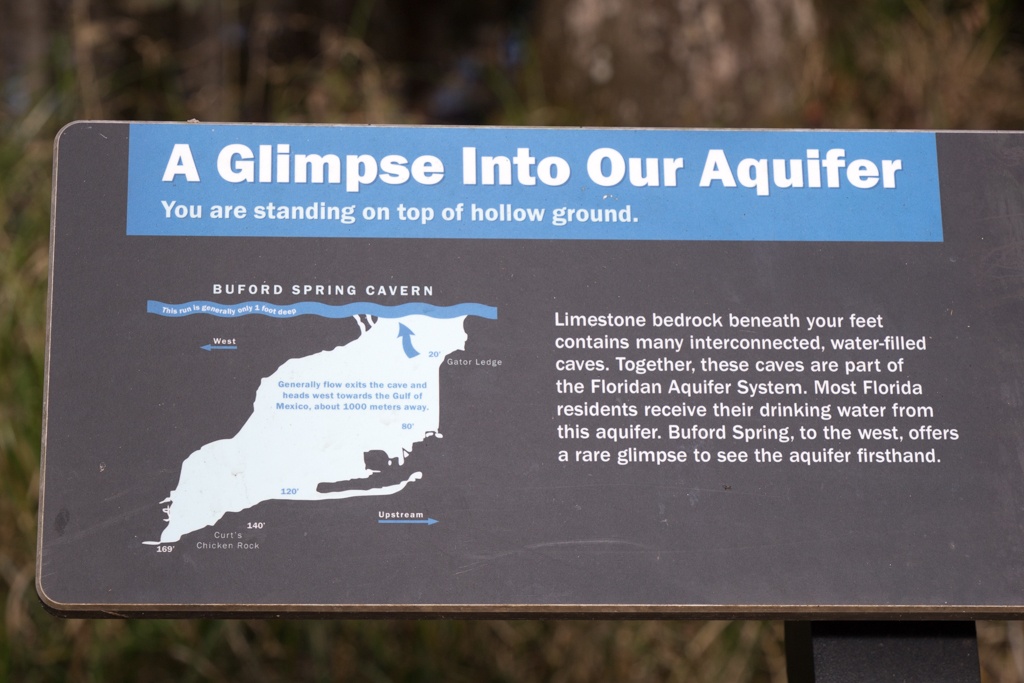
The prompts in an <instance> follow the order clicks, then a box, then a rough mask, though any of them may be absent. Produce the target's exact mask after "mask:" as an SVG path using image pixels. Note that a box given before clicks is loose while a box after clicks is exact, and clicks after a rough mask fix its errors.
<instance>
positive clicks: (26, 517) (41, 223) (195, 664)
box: [0, 0, 1024, 683]
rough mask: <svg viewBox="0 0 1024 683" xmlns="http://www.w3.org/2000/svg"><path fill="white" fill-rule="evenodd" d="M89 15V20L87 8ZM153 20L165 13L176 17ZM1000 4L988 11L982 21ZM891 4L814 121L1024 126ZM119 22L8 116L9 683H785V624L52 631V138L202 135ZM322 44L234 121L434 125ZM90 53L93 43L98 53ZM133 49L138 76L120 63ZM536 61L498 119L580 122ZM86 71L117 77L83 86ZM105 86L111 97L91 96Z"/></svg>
mask: <svg viewBox="0 0 1024 683" xmlns="http://www.w3.org/2000/svg"><path fill="white" fill-rule="evenodd" d="M74 4H75V5H76V7H79V10H80V9H81V5H82V4H83V3H82V2H78V1H76V2H75V3H74ZM85 4H87V3H85ZM150 4H151V5H152V6H153V7H156V8H157V9H160V10H161V11H164V9H165V8H166V6H169V5H171V4H173V3H172V2H170V0H167V1H163V0H159V1H158V0H153V1H152V2H150ZM364 4H365V3H364ZM371 4H372V3H371ZM969 4H971V3H969ZM144 5H145V3H141V4H140V6H144ZM999 5H1000V4H999V3H997V2H992V3H984V2H980V3H979V2H974V3H973V4H971V7H973V10H972V11H974V12H975V14H977V13H978V12H980V11H981V10H979V9H978V8H982V9H985V8H989V9H990V8H996V9H998V6H999ZM874 6H875V7H876V8H878V7H881V8H882V9H884V10H885V12H887V13H888V14H886V16H884V17H882V18H881V19H880V18H879V15H878V12H876V15H875V16H870V13H869V12H866V11H855V10H849V8H847V10H846V11H844V12H841V13H837V14H836V15H833V18H834V19H835V18H836V17H838V18H841V19H843V21H846V20H847V19H850V21H849V22H848V24H843V26H846V28H845V29H844V31H845V32H843V31H839V29H837V28H836V27H835V26H833V27H832V33H833V34H835V33H836V32H837V31H838V32H839V34H840V38H846V39H848V42H847V43H844V42H843V41H842V40H838V41H837V42H836V45H837V47H834V49H833V50H831V51H825V52H824V53H825V54H831V55H832V59H833V62H832V63H831V65H830V68H829V70H828V77H827V78H826V79H825V80H824V82H823V84H822V85H821V86H820V91H819V92H817V93H815V94H814V96H813V97H811V98H810V100H809V102H810V104H809V105H808V106H810V107H811V108H812V109H813V110H814V111H813V112H812V113H813V116H811V117H810V119H809V120H812V121H813V122H814V123H815V124H819V123H820V124H823V125H833V126H839V125H858V126H870V127H899V126H912V125H922V123H923V124H928V125H949V126H958V125H976V126H985V125H992V123H993V122H995V123H996V124H999V125H1003V126H1004V127H1013V126H1018V127H1019V126H1020V125H1022V123H1024V94H1022V92H1021V89H1020V88H1019V87H1017V86H1019V84H1020V77H1021V63H1022V62H1021V59H1020V53H1019V51H1018V52H1013V53H1008V52H1007V51H1006V50H1005V45H1004V44H1003V43H1001V42H1000V39H999V35H1001V34H999V33H998V32H997V31H996V30H995V29H996V28H998V26H996V24H991V26H994V27H995V28H992V27H990V24H987V23H985V22H984V21H983V19H984V17H981V18H977V17H975V19H971V17H973V16H974V15H970V16H968V17H967V19H970V20H971V21H974V23H970V22H969V21H967V20H966V19H965V18H964V16H965V15H964V14H963V13H960V14H955V15H948V16H947V15H945V14H943V13H941V12H936V11H934V3H932V4H929V5H927V6H925V5H924V4H922V3H920V2H915V3H893V2H881V3H874ZM892 7H897V10H898V11H897V10H892ZM986 11H987V10H986ZM850 12H853V15H854V16H853V17H852V18H851V17H850V15H849V13H850ZM879 12H881V10H879ZM890 15H891V16H890ZM76 16H81V12H79V14H78V15H76ZM114 19H117V17H114V18H112V19H111V21H110V23H109V25H103V24H100V23H98V22H92V23H90V24H89V25H87V26H78V27H77V29H78V30H77V31H76V30H75V29H74V27H64V28H63V29H61V30H59V31H56V32H55V33H54V35H53V36H52V38H53V39H52V41H51V42H50V43H49V44H50V48H49V50H50V52H49V54H48V60H49V61H48V65H47V69H46V71H47V73H48V74H49V76H48V80H47V86H46V88H45V89H44V91H43V92H42V93H41V94H40V93H35V95H34V99H33V102H32V104H31V106H27V107H24V108H21V109H16V108H13V107H5V106H4V105H3V104H0V226H2V229H0V606H2V620H0V682H5V681H18V682H22V681H24V682H26V683H34V682H48V681H74V682H80V681H81V682H87V681H118V680H144V681H152V682H154V683H156V682H160V681H204V682H205V681H268V682H272V681H296V680H300V681H342V680H359V681H434V680H445V681H456V682H457V681H528V680H544V681H554V682H559V681H565V682H574V681H594V680H610V681H655V680H657V681H728V682H734V681H758V682H769V681H770V682H779V681H784V680H785V658H784V654H783V644H782V625H781V624H780V623H778V622H761V621H737V622H726V621H677V622H668V621H624V622H620V621H538V620H523V621H458V620H454V621H394V620H380V621H326V620H325V621H309V622H304V621H259V620H239V621H217V620H178V621H168V620H154V621H102V620H98V621H83V620H62V619H57V618H54V617H52V616H50V615H49V614H47V613H46V612H45V611H44V610H43V609H42V607H41V605H40V604H39V602H38V600H37V598H36V596H35V590H34V587H33V580H34V561H35V542H36V527H35V524H36V519H35V514H36V506H37V494H38V465H39V443H40V423H41V406H42V381H43V365H44V341H45V299H46V283H47V248H48V233H49V208H50V204H49V202H50V180H51V148H52V139H53V136H54V135H55V133H56V131H57V130H58V129H59V127H60V126H61V125H62V124H63V123H66V122H67V121H69V120H72V119H74V118H76V117H78V116H82V115H83V114H84V113H85V112H87V111H88V112H89V113H90V114H91V115H96V116H100V115H102V116H110V117H114V118H130V117H135V118H173V119H177V120H180V119H184V118H188V117H189V116H191V115H193V111H194V108H195V107H196V106H198V105H197V104H196V103H197V102H200V101H201V99H197V98H200V95H202V90H201V88H198V87H197V88H194V89H193V90H194V92H193V91H189V89H188V88H187V87H186V86H184V85H182V83H181V81H180V79H178V78H177V76H175V73H176V70H179V69H180V68H181V66H180V64H179V63H178V62H176V59H177V58H176V56H175V54H174V52H173V50H171V49H170V46H169V44H168V42H167V41H162V40H160V39H159V36H152V35H146V34H144V33H142V32H140V31H139V30H138V29H131V26H129V25H127V24H124V23H123V22H121V23H117V22H115V21H114ZM296 21H298V20H296ZM871 21H874V22H876V25H875V26H872V25H871ZM258 23H259V22H256V21H254V24H258ZM307 24H308V18H307ZM126 26H128V28H125V27H126ZM118 31H121V32H122V33H118ZM132 31H134V33H133V32H132ZM267 31H270V29H267ZM125 32H127V33H125ZM260 35H262V34H260ZM318 35H319V39H318V40H319V45H320V51H319V53H318V56H317V57H316V59H315V60H314V61H310V60H309V59H308V58H307V57H305V56H303V55H301V54H300V55H298V56H297V57H295V59H294V60H293V61H287V60H278V61H276V62H275V61H273V60H270V59H269V57H267V59H265V60H264V61H265V62H266V63H264V61H260V60H259V59H256V57H258V56H259V55H255V56H253V57H252V58H251V59H250V62H249V66H250V69H251V73H250V79H249V81H248V82H247V84H246V85H245V87H244V88H243V87H238V88H236V90H235V92H234V94H235V98H234V99H235V102H236V105H237V109H236V110H234V112H235V113H234V114H232V115H230V116H227V117H226V118H232V117H234V118H244V117H245V116H244V112H245V111H246V107H257V108H259V107H262V109H259V111H262V112H263V116H265V117H266V118H268V119H270V120H274V121H332V122H340V121H353V122H355V121H370V122H375V123H383V122H400V121H405V122H415V121H419V120H423V119H424V114H423V111H422V109H421V108H420V109H418V108H417V107H416V106H411V105H410V104H409V103H408V102H407V101H404V100H403V98H402V97H401V96H399V95H398V94H397V93H398V92H399V91H400V90H401V85H402V82H403V73H402V69H401V68H398V67H396V66H395V65H394V64H390V63H384V62H382V61H381V60H380V59H379V58H378V57H377V55H376V54H375V52H374V51H373V50H372V49H370V47H369V46H368V45H367V43H366V42H364V40H363V35H362V32H361V31H357V32H355V33H353V32H342V31H333V30H331V29H330V27H326V28H324V29H323V30H322V31H320V32H319V34H318ZM82 36H92V38H90V40H91V41H93V42H91V43H89V42H88V41H85V42H86V43H88V44H87V45H85V47H84V48H83V41H84V39H83V38H82ZM97 36H99V37H97ZM118 36H120V39H121V40H122V43H124V44H130V45H132V46H134V47H133V49H134V50H135V51H136V53H137V56H139V58H138V59H135V60H126V59H121V61H120V62H118V60H117V59H114V58H112V57H111V54H114V52H116V51H115V50H114V48H112V47H110V44H114V43H116V41H115V40H114V38H117V37H118ZM268 40H269V39H268ZM853 42H857V43H858V44H859V45H860V46H861V49H856V48H855V46H854V45H853ZM105 45H106V47H104V46H105ZM865 45H866V46H867V47H868V48H869V49H864V46H865ZM90 46H91V48H90ZM86 48H89V49H92V52H91V53H90V51H89V49H86ZM523 49H524V55H525V56H524V58H523V61H522V66H521V67H520V69H519V70H518V71H515V72H512V71H510V70H509V69H508V68H506V67H505V66H504V65H503V64H501V63H499V62H500V60H491V61H488V58H487V56H486V55H484V56H483V57H481V58H480V59H481V60H482V64H483V79H482V80H483V83H484V87H486V88H489V93H485V95H487V96H488V97H489V98H490V100H492V101H493V102H495V103H497V104H496V109H494V110H491V112H490V113H489V114H488V115H487V116H488V119H487V120H488V121H490V122H493V123H505V124H522V123H529V124H534V125H545V124H551V123H559V124H563V125H576V124H579V123H580V122H581V120H580V119H578V118H574V115H573V114H572V113H571V112H572V110H571V107H565V106H564V105H563V104H560V103H558V102H557V94H554V95H553V94H551V93H546V92H545V88H544V85H543V82H542V77H541V76H540V73H541V69H540V62H541V61H542V56H541V55H539V54H538V53H537V52H536V49H535V46H534V45H533V44H532V43H530V42H529V41H527V42H526V43H525V46H524V48H523ZM269 52H270V51H269V49H268V54H269ZM82 54H85V55H86V56H87V57H88V55H89V54H92V55H93V56H96V55H99V56H100V57H103V59H99V58H97V63H96V64H90V65H88V66H89V68H88V69H84V70H83V68H82V66H83V65H82V64H81V58H82ZM73 55H74V56H75V57H74V59H73ZM115 56H116V55H115ZM264 57H266V56H265V55H264ZM75 59H77V60H78V61H77V62H76V61H75ZM107 63H113V64H114V65H115V66H113V67H104V64H107ZM118 64H120V66H118ZM202 67H203V65H202V64H200V65H199V67H198V68H202ZM104 68H106V71H104ZM86 72H88V73H97V74H98V76H97V79H98V80H94V81H89V82H85V81H83V74H84V73H86ZM1015 84H1016V85H1015ZM197 93H198V94H197ZM652 96H656V93H655V94H653V95H652ZM484 101H487V97H485V98H484ZM86 103H87V104H86ZM248 118H257V117H256V116H254V115H251V114H250V115H249V117H248ZM806 122H807V120H805V119H800V120H793V121H791V122H788V125H792V126H800V125H806ZM684 123H686V122H684ZM689 123H690V124H691V125H699V124H700V122H689ZM746 125H751V126H755V125H759V122H758V121H753V120H751V121H747V122H746ZM979 643H980V646H981V652H982V666H983V671H984V680H986V681H991V682H993V683H995V682H999V683H1004V682H1005V683H1010V682H1012V681H1024V626H1022V625H1021V623H1019V622H981V623H980V624H979Z"/></svg>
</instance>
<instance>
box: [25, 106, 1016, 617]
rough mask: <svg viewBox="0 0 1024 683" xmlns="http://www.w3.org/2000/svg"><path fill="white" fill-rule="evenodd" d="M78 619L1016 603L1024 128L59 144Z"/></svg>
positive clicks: (69, 530) (91, 130)
mask: <svg viewBox="0 0 1024 683" xmlns="http://www.w3.org/2000/svg"><path fill="white" fill-rule="evenodd" d="M55 167H56V173H55V188H54V215H53V235H52V243H51V249H52V251H51V259H52V263H51V265H52V270H51V295H50V310H49V316H50V318H49V320H50V327H49V350H48V354H47V359H48V364H47V379H46V382H47V384H46V406H45V411H46V414H45V426H44V434H45V435H44V444H43V446H44V451H43V470H42V475H41V476H42V482H41V484H42V493H41V499H40V537H39V561H38V565H37V566H38V577H37V581H38V590H39V594H40V596H41V597H42V599H43V600H44V601H45V603H46V604H47V605H48V606H50V607H51V608H53V609H55V610H57V611H61V612H66V613H71V614H90V613H101V612H110V613H119V614H120V613H126V614H140V613H144V614H164V613H200V612H205V613H266V614H281V613H289V614H304V613H339V614H344V613H349V614H355V613H364V614H365V613H369V614H381V615H383V614H393V613H431V614H442V613H445V614H469V613H495V614H512V613H522V614H584V613H587V614H589V613H595V614H666V615H670V614H694V615H711V614H729V615H750V616H752V615H758V614H769V613H774V614H784V615H826V614H847V613H864V612H871V613H878V614H888V615H903V614H907V613H925V614H929V615H958V616H960V615H964V614H968V615H985V614H1007V613H1018V612H1020V611H1021V609H1022V605H1024V576H1022V575H1024V534H1022V523H1024V508H1022V502H1024V495H1022V492H1024V468H1022V459H1021V456H1022V454H1024V419H1022V409H1024V387H1022V379H1024V353H1022V345H1021V344H1022V341H1021V340H1022V339H1024V336H1022V332H1024V295H1022V292H1024V191H1022V190H1024V188H1022V184H1024V138H1022V137H1021V136H1020V135H1016V134H973V133H963V134H955V133H949V134H943V133H940V134H933V133H851V132H829V131H825V132H763V131H673V130H553V129H468V128H387V127H365V126H362V127H343V126H335V127H327V126H324V127H316V126H249V125H204V124H182V125H177V124H125V123H89V122H86V123H76V124H73V125H71V126H69V127H67V128H66V129H65V130H64V131H63V132H62V133H61V135H60V137H59V138H58V141H57V146H56V162H55Z"/></svg>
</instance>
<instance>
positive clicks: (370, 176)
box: [127, 123, 942, 242]
mask: <svg viewBox="0 0 1024 683" xmlns="http://www.w3.org/2000/svg"><path fill="white" fill-rule="evenodd" d="M128 177H129V181H128V207H127V210H128V215H127V233H128V234H129V235H167V236H225V237H364V238H367V237H381V238H447V239H481V238H484V239H532V240H563V239H572V240H751V241H827V242H831V241H847V242H865V241H867V242H941V241H942V215H941V209H940V204H939V184H938V165H937V159H936V151H935V135H934V133H922V132H895V133H894V132H887V133H872V132H837V131H829V132H791V131H790V132H769V131H679V130H552V129H525V128H524V129H520V128H516V129H510V128H486V129H449V128H403V127H370V126H315V127H314V126H274V125H245V126H242V125H205V124H188V125H184V124H153V123H148V124H147V123H133V124H131V127H130V144H129V174H128Z"/></svg>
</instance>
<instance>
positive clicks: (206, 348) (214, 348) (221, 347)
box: [199, 344, 238, 351]
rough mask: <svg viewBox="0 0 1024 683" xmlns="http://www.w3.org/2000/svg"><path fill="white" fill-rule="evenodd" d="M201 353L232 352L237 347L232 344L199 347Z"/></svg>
mask: <svg viewBox="0 0 1024 683" xmlns="http://www.w3.org/2000/svg"><path fill="white" fill-rule="evenodd" d="M199 348H201V349H202V350H203V351H234V350H235V349H237V348H238V347H237V346H235V345H234V344H231V345H229V344H207V345H206V346H200V347H199Z"/></svg>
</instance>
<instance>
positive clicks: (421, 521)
mask: <svg viewBox="0 0 1024 683" xmlns="http://www.w3.org/2000/svg"><path fill="white" fill-rule="evenodd" d="M377 524H426V525H427V526H431V525H432V524H437V520H436V519H434V518H433V517H428V518H427V519H378V520H377Z"/></svg>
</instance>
